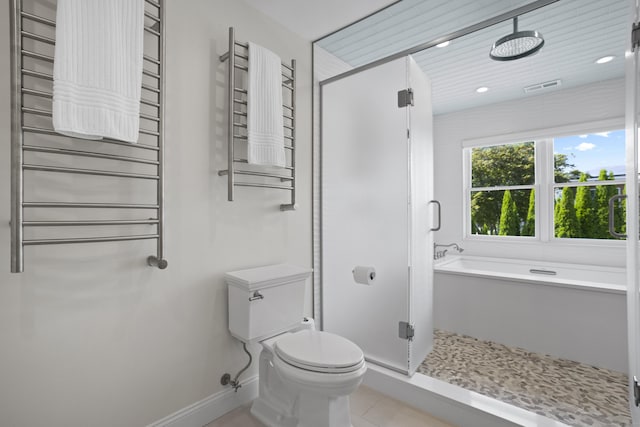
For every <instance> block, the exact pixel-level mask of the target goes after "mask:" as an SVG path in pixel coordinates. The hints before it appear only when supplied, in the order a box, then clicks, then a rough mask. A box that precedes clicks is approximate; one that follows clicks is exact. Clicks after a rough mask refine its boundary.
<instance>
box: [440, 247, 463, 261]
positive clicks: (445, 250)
mask: <svg viewBox="0 0 640 427" xmlns="http://www.w3.org/2000/svg"><path fill="white" fill-rule="evenodd" d="M451 247H452V248H453V249H454V250H455V251H457V252H458V253H459V254H460V253H462V252H463V251H464V249H463V248H462V247H461V246H460V245H458V244H457V243H450V244H448V245H440V244H438V243H434V244H433V259H440V258H444V256H445V255H446V254H447V251H448V250H449V249H448V248H451ZM438 248H446V249H443V250H441V251H439V250H438Z"/></svg>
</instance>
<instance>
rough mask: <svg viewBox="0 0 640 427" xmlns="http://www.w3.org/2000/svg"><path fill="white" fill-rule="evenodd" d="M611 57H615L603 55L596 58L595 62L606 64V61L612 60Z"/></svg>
mask: <svg viewBox="0 0 640 427" xmlns="http://www.w3.org/2000/svg"><path fill="white" fill-rule="evenodd" d="M613 58H615V56H613V55H609V56H603V57H602V58H598V59H596V64H606V63H607V62H611V61H613Z"/></svg>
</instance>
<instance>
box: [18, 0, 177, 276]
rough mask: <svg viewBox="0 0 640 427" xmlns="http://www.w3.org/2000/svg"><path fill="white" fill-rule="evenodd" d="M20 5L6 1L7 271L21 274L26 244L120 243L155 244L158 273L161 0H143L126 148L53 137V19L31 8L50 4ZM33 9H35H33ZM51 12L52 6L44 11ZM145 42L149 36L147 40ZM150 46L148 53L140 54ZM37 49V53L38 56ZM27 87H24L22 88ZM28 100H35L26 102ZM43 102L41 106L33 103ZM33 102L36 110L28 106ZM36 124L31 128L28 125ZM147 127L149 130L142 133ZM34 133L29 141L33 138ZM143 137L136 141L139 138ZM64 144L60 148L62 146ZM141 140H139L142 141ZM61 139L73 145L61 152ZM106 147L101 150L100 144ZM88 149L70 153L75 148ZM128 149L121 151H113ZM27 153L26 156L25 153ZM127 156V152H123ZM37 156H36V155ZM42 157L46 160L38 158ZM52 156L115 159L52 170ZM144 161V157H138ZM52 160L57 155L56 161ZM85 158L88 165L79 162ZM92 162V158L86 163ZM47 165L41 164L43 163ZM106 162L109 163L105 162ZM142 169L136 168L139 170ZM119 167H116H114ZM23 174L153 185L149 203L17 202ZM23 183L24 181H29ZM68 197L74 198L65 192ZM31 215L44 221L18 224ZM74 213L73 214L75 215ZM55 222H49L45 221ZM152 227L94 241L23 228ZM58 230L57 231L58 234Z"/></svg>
mask: <svg viewBox="0 0 640 427" xmlns="http://www.w3.org/2000/svg"><path fill="white" fill-rule="evenodd" d="M25 3H27V2H26V1H24V0H11V1H10V9H11V10H10V20H11V81H12V85H13V87H12V91H11V106H12V125H11V140H12V143H11V272H13V273H21V272H22V271H24V247H25V246H30V245H52V244H67V243H97V242H114V241H128V240H148V239H155V240H156V242H157V253H156V254H155V255H152V256H149V257H148V258H147V264H148V265H150V266H154V267H158V268H160V269H164V268H166V267H167V260H166V259H164V256H163V244H164V107H165V100H164V96H165V72H164V65H165V28H164V27H165V0H145V29H144V30H145V54H144V61H143V62H144V69H143V84H142V89H143V90H142V100H141V114H140V118H141V129H140V141H139V142H138V143H137V144H130V143H126V142H122V141H117V140H111V139H102V140H100V141H90V140H86V139H82V138H69V137H66V136H63V135H60V134H58V133H56V132H55V131H54V130H53V125H52V123H51V109H50V108H49V109H47V107H50V101H51V99H52V98H53V90H52V84H53V54H52V53H51V52H52V50H53V46H55V36H54V34H55V25H56V23H55V20H54V19H49V18H48V17H44V16H41V14H40V13H38V12H37V11H38V10H40V11H50V12H51V13H50V15H55V7H54V6H55V5H54V4H52V3H51V2H49V1H47V2H40V3H41V4H38V3H39V2H38V1H37V0H36V1H33V2H28V5H31V7H32V9H33V10H25ZM34 5H35V6H34ZM52 8H53V9H52ZM147 38H150V40H152V41H150V42H149V43H148V41H147ZM148 44H149V45H152V49H151V50H153V51H154V53H153V54H151V55H148V54H147V50H148V48H149V46H148ZM43 52H45V53H43ZM28 86H31V87H28ZM33 99H36V100H37V101H35V102H34V101H33ZM39 103H45V107H44V108H43V107H41V106H39ZM34 104H36V105H38V106H37V108H36V107H34V106H33V105H34ZM34 121H36V122H38V123H39V126H34V125H31V124H30V123H32V122H34ZM149 128H154V129H153V130H152V129H149ZM34 135H35V136H34ZM38 135H49V136H51V138H48V139H47V141H42V140H39V143H25V139H27V138H28V139H34V140H38V138H39V137H38ZM143 140H144V141H143ZM65 141H66V145H67V146H65ZM145 141H146V142H148V141H150V142H149V143H144V142H145ZM69 142H70V143H71V144H73V147H72V148H68V145H69ZM105 144H106V145H105ZM78 146H81V147H86V146H88V147H89V149H84V148H83V149H78V148H77V147H78ZM104 147H114V148H115V147H117V148H115V149H116V150H130V151H133V152H134V153H136V154H135V155H133V156H130V155H122V154H121V153H118V152H116V153H115V154H114V153H113V151H111V152H109V151H108V150H107V149H106V148H104ZM119 147H128V148H119ZM27 153H29V154H27ZM33 153H35V156H36V157H35V158H36V159H39V160H42V157H45V161H44V162H42V163H32V162H28V163H27V162H25V156H34V154H33ZM127 153H128V151H127ZM38 156H40V157H38ZM47 156H50V157H49V158H48V159H46V157H47ZM55 156H63V157H65V158H67V159H71V160H68V161H75V159H79V158H83V159H87V158H91V159H100V160H98V162H100V161H103V160H104V161H107V163H109V162H115V164H116V165H118V166H119V167H115V168H111V170H109V169H102V168H99V169H95V168H84V167H83V168H76V167H67V166H60V165H59V163H60V162H57V164H56V161H55V160H54V158H56V157H55ZM145 156H146V157H145ZM57 158H58V159H59V158H60V157H57ZM85 161H89V160H85ZM91 161H95V160H91ZM47 163H49V164H47ZM110 164H111V165H113V163H110ZM123 165H124V167H128V168H132V167H142V168H145V167H146V168H150V169H151V170H152V171H153V172H151V173H137V172H131V171H128V170H126V171H123V170H122V169H123ZM140 165H143V166H140ZM118 169H119V170H118ZM25 171H35V172H29V173H30V174H31V173H36V172H38V173H41V172H46V173H61V174H72V175H75V174H81V175H93V176H101V177H110V178H124V179H127V180H131V181H127V182H128V183H130V184H133V182H134V181H138V182H139V180H147V182H149V180H150V181H151V182H154V181H155V185H154V187H155V189H156V200H155V203H116V202H109V203H101V202H95V201H92V202H84V201H82V202H76V201H37V200H33V201H25V200H24V199H25V183H26V182H28V179H27V177H26V176H25ZM29 179H30V178H29ZM110 188H112V187H110ZM68 196H69V197H70V198H73V199H74V200H76V199H77V198H78V197H80V196H81V195H79V194H68ZM56 209H57V210H58V211H56V212H58V213H59V212H60V211H62V212H67V213H69V212H72V211H73V209H81V210H82V211H84V212H93V213H94V214H95V212H96V211H97V210H105V211H109V212H114V213H117V212H119V213H120V214H121V215H123V214H124V213H127V212H128V213H132V212H140V211H142V212H144V211H152V212H155V213H156V215H155V217H152V218H144V219H137V218H136V219H131V218H129V219H99V218H95V217H91V218H90V219H68V217H67V219H59V218H60V215H59V214H58V215H54V214H53V213H54V211H55V210H56ZM26 210H28V211H29V213H30V214H33V212H34V211H37V212H38V213H40V215H43V211H42V210H44V216H45V217H46V219H45V220H36V221H33V220H25V211H26ZM75 212H76V213H77V214H79V213H80V212H79V211H75ZM53 218H55V219H53ZM70 226H71V227H72V228H73V227H82V226H91V227H101V226H115V227H120V228H121V227H123V226H127V227H131V226H144V227H147V226H151V227H156V232H155V233H153V232H151V233H142V234H140V233H136V234H133V233H131V234H128V233H122V232H121V234H120V235H106V236H101V237H77V236H76V237H64V238H25V236H24V234H25V233H24V232H25V229H26V228H32V227H45V228H57V227H66V228H68V227H70ZM62 229H63V228H60V229H59V230H62Z"/></svg>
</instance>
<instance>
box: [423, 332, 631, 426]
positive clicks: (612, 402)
mask: <svg viewBox="0 0 640 427" xmlns="http://www.w3.org/2000/svg"><path fill="white" fill-rule="evenodd" d="M434 333H435V335H434V350H433V351H432V352H431V353H430V354H429V356H427V358H426V359H425V361H424V362H423V363H422V365H421V366H420V367H419V372H420V373H422V374H425V375H428V376H430V377H433V378H437V379H439V380H442V381H446V382H448V383H450V384H454V385H457V386H460V387H463V388H465V389H467V390H472V391H475V392H478V393H480V394H483V395H485V396H489V397H493V398H495V399H498V400H501V401H503V402H506V403H509V404H511V405H514V406H518V407H520V408H523V409H526V410H528V411H531V412H535V413H537V414H540V415H543V416H546V417H548V418H551V419H554V420H557V421H561V422H563V423H565V424H568V425H571V426H594V427H604V426H607V427H609V426H619V427H627V426H631V415H630V414H629V407H628V401H627V376H626V374H622V373H620V372H614V371H610V370H607V369H602V368H596V367H594V366H590V365H586V364H583V363H579V362H574V361H572V360H566V359H559V358H555V357H551V356H547V355H543V354H538V353H532V352H529V351H526V350H523V349H521V348H514V347H507V346H505V345H502V344H498V343H495V342H491V341H481V340H478V339H476V338H472V337H468V336H464V335H458V334H454V333H450V332H445V331H440V330H435V331H434Z"/></svg>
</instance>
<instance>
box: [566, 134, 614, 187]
mask: <svg viewBox="0 0 640 427" xmlns="http://www.w3.org/2000/svg"><path fill="white" fill-rule="evenodd" d="M624 143H625V141H624V130H617V131H613V132H599V133H591V134H588V135H575V136H567V137H564V138H555V140H554V148H553V151H554V153H558V154H566V155H567V156H568V157H569V163H572V164H574V165H575V167H576V169H579V170H581V171H586V172H588V173H589V174H590V175H591V176H598V173H599V172H600V169H606V170H607V171H613V173H614V174H616V175H618V174H624V169H625V168H624V162H625V154H624ZM572 169H573V168H572Z"/></svg>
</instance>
